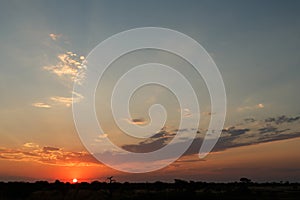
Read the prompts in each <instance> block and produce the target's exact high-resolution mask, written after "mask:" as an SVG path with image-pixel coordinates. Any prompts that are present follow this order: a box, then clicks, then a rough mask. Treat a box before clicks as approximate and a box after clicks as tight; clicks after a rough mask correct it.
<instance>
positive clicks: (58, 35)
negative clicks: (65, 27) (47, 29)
mask: <svg viewBox="0 0 300 200" xmlns="http://www.w3.org/2000/svg"><path fill="white" fill-rule="evenodd" d="M61 36H62V34H55V33H50V34H49V37H50V38H51V39H52V40H54V41H55V40H58V39H59V38H60V37H61Z"/></svg>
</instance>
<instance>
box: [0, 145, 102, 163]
mask: <svg viewBox="0 0 300 200" xmlns="http://www.w3.org/2000/svg"><path fill="white" fill-rule="evenodd" d="M0 159H2V160H11V161H34V162H38V163H43V164H51V165H60V166H91V165H97V166H98V165H101V164H100V163H99V162H98V161H97V160H96V159H95V158H94V157H93V156H92V155H90V154H89V153H88V152H84V151H79V152H75V151H65V150H63V149H62V148H57V147H51V146H45V147H40V146H39V145H38V144H35V143H32V142H29V143H25V144H24V145H23V146H22V147H21V148H18V149H10V148H3V147H0Z"/></svg>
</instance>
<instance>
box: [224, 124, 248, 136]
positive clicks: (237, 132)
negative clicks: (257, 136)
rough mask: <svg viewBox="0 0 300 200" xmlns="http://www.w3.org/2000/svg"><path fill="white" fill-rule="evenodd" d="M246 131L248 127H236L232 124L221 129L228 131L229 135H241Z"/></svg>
mask: <svg viewBox="0 0 300 200" xmlns="http://www.w3.org/2000/svg"><path fill="white" fill-rule="evenodd" d="M248 131H250V129H249V128H243V129H236V128H235V127H234V126H232V127H230V128H227V129H223V130H222V132H223V133H228V134H230V135H231V136H236V135H242V134H245V133H246V132H248Z"/></svg>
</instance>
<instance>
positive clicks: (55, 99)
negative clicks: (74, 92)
mask: <svg viewBox="0 0 300 200" xmlns="http://www.w3.org/2000/svg"><path fill="white" fill-rule="evenodd" d="M50 99H51V100H52V101H53V102H55V103H59V104H63V105H65V106H67V107H70V106H71V104H72V101H73V100H72V97H60V96H55V97H50Z"/></svg>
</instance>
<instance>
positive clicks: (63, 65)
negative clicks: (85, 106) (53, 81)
mask: <svg viewBox="0 0 300 200" xmlns="http://www.w3.org/2000/svg"><path fill="white" fill-rule="evenodd" d="M57 59H58V62H57V63H56V64H55V65H49V66H44V67H43V69H44V70H47V71H50V72H51V73H53V74H55V75H57V76H58V77H60V78H64V79H67V80H69V81H72V82H75V83H78V84H81V81H83V79H84V77H85V69H86V66H85V65H84V64H83V63H84V56H79V55H77V54H76V53H73V52H71V51H68V52H66V53H63V54H59V55H58V56H57Z"/></svg>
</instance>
